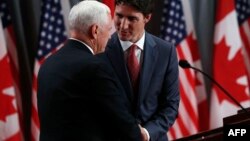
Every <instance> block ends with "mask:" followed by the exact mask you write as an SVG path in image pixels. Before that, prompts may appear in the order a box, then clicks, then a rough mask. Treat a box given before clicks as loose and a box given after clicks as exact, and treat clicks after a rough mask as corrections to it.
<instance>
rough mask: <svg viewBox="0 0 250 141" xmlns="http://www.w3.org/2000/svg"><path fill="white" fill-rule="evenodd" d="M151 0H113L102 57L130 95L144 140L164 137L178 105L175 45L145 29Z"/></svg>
mask: <svg viewBox="0 0 250 141" xmlns="http://www.w3.org/2000/svg"><path fill="white" fill-rule="evenodd" d="M152 11H153V6H152V1H151V0H115V13H114V23H115V28H116V32H115V33H114V34H113V35H112V37H111V39H110V40H109V42H108V45H107V48H106V51H105V55H104V56H105V57H106V58H105V59H107V61H108V62H109V63H111V65H112V66H113V67H114V70H115V72H116V74H117V75H118V77H119V79H120V81H121V83H122V85H123V87H124V89H125V91H126V94H127V96H128V98H129V99H130V104H131V105H132V107H133V113H134V114H135V116H136V118H137V121H138V123H139V124H140V125H141V126H142V127H143V129H144V130H143V131H144V132H143V139H144V140H145V141H149V140H150V141H166V140H168V139H167V135H166V133H167V131H168V129H169V128H170V127H171V126H172V124H173V123H174V121H175V119H176V117H177V113H178V107H179V101H180V96H179V87H178V85H179V82H178V60H177V54H176V49H175V47H174V46H173V45H172V44H170V43H168V42H166V41H164V40H162V39H160V38H158V37H156V36H153V35H152V34H150V33H148V32H146V31H145V25H146V24H147V23H148V22H149V21H150V19H151V16H152Z"/></svg>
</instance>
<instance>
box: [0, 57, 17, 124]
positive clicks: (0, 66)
mask: <svg viewBox="0 0 250 141" xmlns="http://www.w3.org/2000/svg"><path fill="white" fill-rule="evenodd" d="M0 70H1V73H0V78H1V79H0V120H2V121H6V116H8V115H11V114H13V113H15V112H16V109H15V107H14V106H13V103H12V102H13V100H14V96H10V95H7V94H6V93H4V91H6V90H7V89H9V88H11V87H13V79H12V75H11V71H10V66H9V60H8V57H7V55H6V56H5V57H4V58H3V59H2V60H0Z"/></svg>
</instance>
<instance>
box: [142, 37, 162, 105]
mask: <svg viewBox="0 0 250 141" xmlns="http://www.w3.org/2000/svg"><path fill="white" fill-rule="evenodd" d="M157 56H158V49H157V48H156V43H155V41H154V40H153V38H152V37H151V35H149V34H148V33H147V32H146V33H145V45H144V54H143V64H142V67H141V76H140V86H139V101H138V104H139V105H140V103H141V101H142V100H143V98H144V96H145V94H146V92H147V89H148V87H149V83H150V80H151V77H152V74H153V70H154V68H155V64H156V60H157ZM139 105H138V106H139Z"/></svg>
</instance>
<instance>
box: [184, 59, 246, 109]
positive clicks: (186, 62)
mask: <svg viewBox="0 0 250 141" xmlns="http://www.w3.org/2000/svg"><path fill="white" fill-rule="evenodd" d="M179 66H181V67H182V68H183V69H189V68H191V69H194V70H195V71H198V72H200V73H202V74H203V75H204V76H206V77H207V78H209V80H211V81H212V82H213V83H214V84H216V86H217V87H219V88H220V90H222V91H223V92H224V93H225V94H226V95H227V96H228V97H229V98H230V99H231V100H232V101H233V102H234V103H235V104H237V105H238V106H239V107H240V108H241V109H242V110H243V111H244V112H246V113H248V111H247V110H246V109H245V108H244V107H243V106H242V105H241V104H240V103H239V102H238V101H237V100H236V99H235V98H234V97H233V96H232V95H231V94H230V93H229V92H228V91H227V90H226V89H224V88H223V87H222V86H221V85H220V84H219V83H218V82H217V81H215V80H214V79H213V78H212V77H210V76H209V75H208V74H206V73H205V72H203V71H202V70H200V69H198V68H195V67H193V66H191V65H190V64H189V63H188V61H187V60H180V61H179Z"/></svg>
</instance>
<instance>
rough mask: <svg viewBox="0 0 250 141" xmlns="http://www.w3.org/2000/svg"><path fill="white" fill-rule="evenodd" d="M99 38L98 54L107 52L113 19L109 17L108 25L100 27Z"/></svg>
mask: <svg viewBox="0 0 250 141" xmlns="http://www.w3.org/2000/svg"><path fill="white" fill-rule="evenodd" d="M99 28H100V29H99V30H98V32H99V33H98V34H97V35H98V37H97V51H96V53H102V52H104V51H105V48H106V45H107V42H108V39H109V38H110V31H111V29H112V18H111V15H109V18H108V23H107V24H105V25H102V26H100V27H99Z"/></svg>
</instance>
